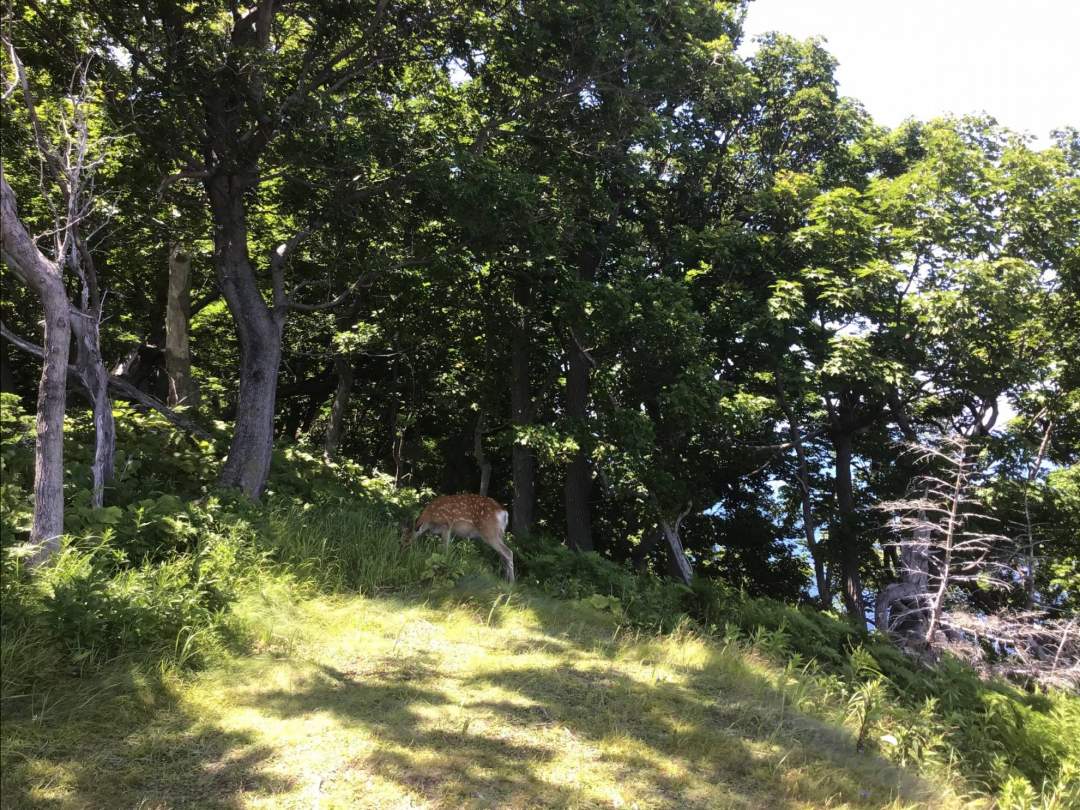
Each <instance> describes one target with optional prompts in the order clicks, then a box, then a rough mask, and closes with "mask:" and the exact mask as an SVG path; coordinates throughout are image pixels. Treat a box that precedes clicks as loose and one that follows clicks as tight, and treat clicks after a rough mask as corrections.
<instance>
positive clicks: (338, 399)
mask: <svg viewBox="0 0 1080 810" xmlns="http://www.w3.org/2000/svg"><path fill="white" fill-rule="evenodd" d="M334 371H335V372H336V373H337V388H336V389H335V390H334V404H333V405H331V406H330V424H329V425H328V426H327V428H326V440H325V441H324V442H323V454H324V455H325V456H326V457H327V458H328V459H332V458H335V457H336V456H337V451H338V446H339V445H340V444H341V434H342V433H343V432H344V430H345V414H346V413H348V410H349V397H351V396H352V389H353V382H354V381H355V379H356V372H355V369H353V364H352V361H351V360H350V359H349V358H347V357H335V358H334Z"/></svg>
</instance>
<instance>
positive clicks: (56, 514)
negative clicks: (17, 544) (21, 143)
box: [0, 172, 71, 565]
mask: <svg viewBox="0 0 1080 810" xmlns="http://www.w3.org/2000/svg"><path fill="white" fill-rule="evenodd" d="M0 253H2V254H3V258H4V262H5V264H7V266H8V267H10V268H11V270H12V272H13V273H15V275H16V276H18V277H19V278H20V279H21V280H22V281H23V282H25V283H26V284H27V285H29V286H30V287H31V288H32V289H33V290H34V291H35V292H36V293H37V295H38V297H39V298H40V299H41V304H42V307H43V308H44V310H45V340H44V358H43V362H42V367H41V382H40V384H39V385H38V402H37V423H36V432H37V435H36V438H35V443H34V518H33V524H32V526H31V529H30V541H31V542H32V543H35V544H38V549H37V551H36V552H35V553H34V555H33V556H32V557H31V558H30V561H29V562H30V564H31V565H37V564H39V563H41V562H44V561H45V560H47V559H48V558H49V557H51V556H52V555H53V554H54V553H55V552H56V550H57V549H58V548H59V547H60V535H61V534H63V531H64V408H65V406H66V404H67V369H68V355H69V352H70V350H71V306H70V302H69V301H68V297H67V291H66V290H65V289H64V282H63V278H62V277H61V269H60V267H59V266H58V265H57V264H56V263H55V262H53V261H50V260H49V259H48V258H46V257H45V256H44V255H43V254H42V253H41V251H39V250H38V249H37V246H36V245H35V244H34V241H33V239H31V237H30V234H29V233H27V231H26V228H25V227H23V224H22V222H21V220H20V219H19V212H18V207H17V204H16V201H15V194H14V193H13V192H12V190H11V188H10V187H9V186H8V184H7V180H6V179H5V178H4V176H3V174H2V172H0Z"/></svg>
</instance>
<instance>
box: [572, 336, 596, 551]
mask: <svg viewBox="0 0 1080 810" xmlns="http://www.w3.org/2000/svg"><path fill="white" fill-rule="evenodd" d="M568 354H569V357H568V361H569V369H568V371H567V374H566V414H567V416H569V417H570V419H571V420H573V424H574V427H575V430H576V432H577V433H578V436H579V441H581V442H582V443H583V440H584V434H585V432H586V422H587V419H588V402H589V365H588V361H587V359H586V357H585V352H584V350H583V349H582V348H581V347H580V346H578V345H576V342H575V343H574V344H573V345H571V346H570V347H569V352H568ZM591 491H592V470H591V469H590V467H589V458H588V456H587V455H586V449H585V447H581V448H580V449H578V450H577V451H575V452H574V455H573V458H572V459H571V461H570V466H569V467H568V468H567V470H566V485H565V506H566V540H567V543H568V544H569V545H570V548H572V549H576V550H577V551H592V550H593V539H592V520H591V514H590V508H589V497H590V494H591Z"/></svg>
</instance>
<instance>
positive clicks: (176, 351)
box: [165, 245, 199, 408]
mask: <svg viewBox="0 0 1080 810" xmlns="http://www.w3.org/2000/svg"><path fill="white" fill-rule="evenodd" d="M190 321H191V254H190V253H189V252H188V251H187V250H186V249H185V248H184V247H183V246H181V245H173V247H172V249H171V250H170V251H169V293H168V299H167V302H166V305H165V374H166V376H167V377H168V381H169V391H168V403H169V405H170V406H176V405H187V406H188V407H190V408H197V407H198V406H199V388H198V386H197V385H196V383H195V379H194V378H193V377H192V376H191V347H190V345H189V340H188V336H189V334H188V327H189V323H190Z"/></svg>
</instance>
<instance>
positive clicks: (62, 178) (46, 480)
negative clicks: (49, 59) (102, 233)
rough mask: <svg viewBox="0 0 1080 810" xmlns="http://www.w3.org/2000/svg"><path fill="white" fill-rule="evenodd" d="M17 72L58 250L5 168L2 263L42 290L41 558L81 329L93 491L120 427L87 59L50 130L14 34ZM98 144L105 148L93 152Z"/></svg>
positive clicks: (108, 472)
mask: <svg viewBox="0 0 1080 810" xmlns="http://www.w3.org/2000/svg"><path fill="white" fill-rule="evenodd" d="M3 45H4V47H5V48H6V50H7V53H8V57H9V59H10V61H11V64H12V68H13V70H14V74H15V82H14V83H13V84H12V86H11V87H10V88H9V90H7V91H6V92H5V93H4V99H5V101H6V100H7V99H8V98H11V97H13V96H14V95H15V94H16V93H19V95H21V98H22V101H23V104H24V106H25V108H26V117H27V120H28V122H29V126H30V129H31V132H32V135H33V139H34V143H35V146H36V147H37V152H38V156H39V159H40V160H41V164H42V170H41V172H40V176H41V178H42V181H41V182H42V193H43V194H44V196H45V198H46V200H47V202H48V203H49V205H50V207H51V209H52V220H53V222H52V228H51V229H50V231H49V233H48V234H47V235H48V236H51V241H52V245H51V250H50V252H51V254H52V255H51V256H48V255H46V254H45V253H44V252H43V251H42V249H41V248H40V247H39V244H38V243H39V241H41V239H42V238H44V237H34V236H32V235H31V234H30V232H29V230H28V229H27V227H26V225H25V224H24V223H23V221H22V220H21V219H20V217H19V211H18V203H17V200H16V198H15V193H14V192H13V191H12V189H11V187H10V185H8V182H7V179H6V177H4V176H3V171H2V169H0V205H2V211H0V237H2V240H0V241H2V254H3V260H4V262H5V264H7V266H8V267H9V268H11V270H12V272H13V273H14V274H15V276H16V277H17V278H19V279H20V280H21V281H22V282H24V283H25V284H26V285H27V286H28V287H30V288H31V289H32V290H33V291H34V292H35V293H36V294H37V296H38V298H39V299H40V300H41V303H42V308H43V310H44V314H45V335H44V341H43V364H42V375H41V383H40V385H39V389H38V413H37V440H36V451H35V468H34V520H33V526H32V528H31V532H30V535H31V541H32V542H33V543H35V544H38V546H39V548H38V551H37V552H36V553H35V555H33V557H32V558H31V562H32V563H34V564H36V563H38V562H41V561H43V560H45V559H47V558H48V557H49V556H51V554H52V553H53V552H55V550H56V549H57V548H58V547H59V536H60V534H61V533H62V532H63V520H64V502H63V476H64V463H63V426H64V410H65V406H66V403H67V392H66V383H67V373H68V360H69V356H70V346H71V338H72V337H74V338H75V357H74V368H75V370H76V372H77V374H78V376H79V380H80V382H81V383H82V386H83V388H84V389H85V390H86V392H87V395H88V397H89V399H90V401H91V403H92V407H93V418H94V429H95V438H96V440H95V449H94V462H93V466H92V471H93V498H92V503H93V505H95V506H101V505H102V503H103V501H104V492H105V485H106V484H107V483H108V481H109V480H110V479H111V478H112V473H113V453H114V448H115V444H116V430H115V426H114V423H113V416H112V402H111V400H110V398H109V393H108V389H109V374H108V371H107V370H106V369H105V365H104V363H103V362H102V357H101V340H100V325H101V319H102V304H103V295H102V294H101V291H100V288H99V286H98V279H97V273H96V270H95V267H94V261H93V257H92V255H91V253H90V250H89V249H88V246H87V239H88V238H89V237H88V235H87V225H88V223H89V222H90V220H91V217H92V216H93V213H94V208H95V206H94V172H95V170H96V168H97V167H98V166H99V165H100V163H101V157H100V150H99V149H98V148H97V147H98V146H99V145H100V144H99V143H98V142H95V141H92V140H91V137H90V134H89V131H90V130H89V126H88V121H87V115H88V113H87V105H86V101H85V99H86V90H87V84H88V80H87V68H88V63H86V62H84V63H83V64H82V65H81V66H80V68H79V69H78V70H77V71H76V74H75V76H74V79H73V82H72V85H73V87H74V88H76V90H75V91H74V92H73V94H72V95H71V96H70V97H69V98H67V99H65V102H66V103H65V104H63V105H61V106H60V110H59V111H58V112H57V114H56V121H54V122H53V123H54V126H53V130H54V131H53V132H52V133H50V132H49V131H47V130H46V127H45V125H44V122H43V121H42V120H41V119H40V118H39V115H38V103H37V99H35V97H34V95H33V93H32V91H31V88H30V82H29V80H28V78H27V74H26V71H25V69H24V67H23V64H22V62H21V60H20V59H19V56H18V53H17V52H16V50H15V48H14V47H13V46H12V44H11V42H9V41H7V40H4V41H3ZM95 153H97V154H98V155H99V156H97V157H94V156H93V155H94V154H95ZM68 273H72V274H74V275H75V277H76V278H77V280H78V293H77V300H72V299H71V298H70V297H69V295H68V292H67V288H66V285H65V276H66V275H67V274H68Z"/></svg>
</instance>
